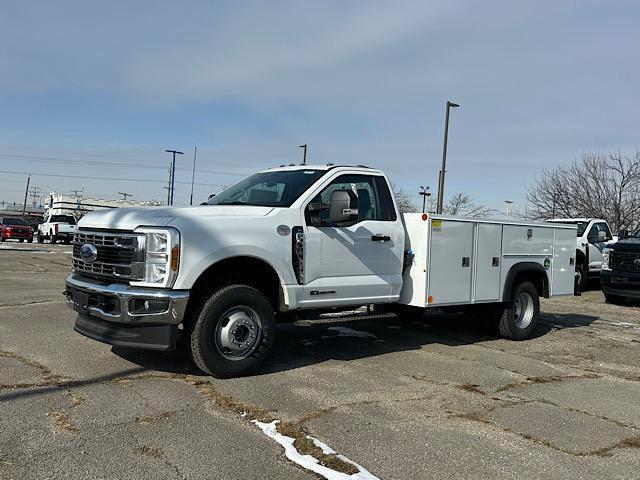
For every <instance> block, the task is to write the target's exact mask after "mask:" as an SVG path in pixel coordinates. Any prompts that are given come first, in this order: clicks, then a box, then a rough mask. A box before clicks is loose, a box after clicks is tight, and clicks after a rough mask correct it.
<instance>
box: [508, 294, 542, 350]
mask: <svg viewBox="0 0 640 480" xmlns="http://www.w3.org/2000/svg"><path fill="white" fill-rule="evenodd" d="M539 315H540V297H539V296H538V290H537V289H536V287H535V286H534V285H533V284H532V283H531V282H522V283H519V284H517V285H516V286H515V287H514V289H513V294H512V299H511V301H510V302H509V303H507V305H506V306H505V308H504V311H503V312H502V315H501V316H500V318H499V320H498V331H499V332H500V335H501V336H503V337H505V338H508V339H511V340H526V339H527V338H531V336H532V335H533V332H534V331H535V329H536V326H537V325H538V317H539Z"/></svg>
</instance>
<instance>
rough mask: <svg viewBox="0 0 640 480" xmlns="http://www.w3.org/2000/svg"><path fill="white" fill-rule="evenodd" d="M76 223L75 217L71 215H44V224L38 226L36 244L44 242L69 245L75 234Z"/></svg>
mask: <svg viewBox="0 0 640 480" xmlns="http://www.w3.org/2000/svg"><path fill="white" fill-rule="evenodd" d="M76 223H77V222H76V217H74V216H73V215H56V214H50V213H48V214H46V215H45V217H44V222H42V223H41V224H40V225H38V232H37V233H38V243H43V242H44V241H45V240H49V241H50V242H51V243H56V242H58V241H62V242H64V243H71V240H73V234H74V233H76Z"/></svg>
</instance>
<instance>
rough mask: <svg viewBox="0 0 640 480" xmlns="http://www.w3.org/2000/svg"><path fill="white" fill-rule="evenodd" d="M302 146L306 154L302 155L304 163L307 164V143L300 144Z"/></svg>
mask: <svg viewBox="0 0 640 480" xmlns="http://www.w3.org/2000/svg"><path fill="white" fill-rule="evenodd" d="M300 148H304V156H303V157H302V164H303V165H306V164H307V144H306V143H305V144H304V145H300Z"/></svg>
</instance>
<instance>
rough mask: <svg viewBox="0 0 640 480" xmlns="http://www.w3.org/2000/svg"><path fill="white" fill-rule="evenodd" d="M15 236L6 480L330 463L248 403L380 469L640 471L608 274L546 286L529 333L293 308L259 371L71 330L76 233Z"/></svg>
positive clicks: (636, 419)
mask: <svg viewBox="0 0 640 480" xmlns="http://www.w3.org/2000/svg"><path fill="white" fill-rule="evenodd" d="M9 246H10V247H11V249H2V250H0V291H1V292H2V294H3V295H2V296H1V298H0V413H1V414H0V478H1V479H30V478H34V479H35V478H38V479H40V478H69V479H72V478H73V479H75V478H132V479H133V478H136V479H145V478H178V479H181V478H189V479H198V478H203V479H204V478H206V479H225V480H226V479H264V478H269V479H272V478H273V479H279V478H283V479H313V478H317V477H316V476H315V475H314V474H312V473H310V472H308V471H306V470H303V469H302V468H300V467H298V466H296V465H294V464H293V463H291V462H289V461H288V460H287V459H286V458H285V456H284V452H283V451H282V449H281V448H280V446H279V445H277V444H276V443H274V442H273V441H271V440H270V439H269V438H267V437H266V436H265V435H263V434H262V432H261V431H260V430H259V429H258V428H257V427H255V426H254V425H252V424H251V423H250V420H251V419H253V418H264V419H280V420H282V421H286V422H295V423H296V425H299V426H301V427H304V429H305V430H306V431H308V432H309V433H310V434H312V435H313V436H314V437H316V438H318V439H320V440H322V441H323V442H325V443H327V444H328V445H329V446H331V447H332V448H333V449H335V450H336V451H337V452H338V453H340V454H342V455H345V456H347V457H348V458H350V459H351V460H353V461H355V462H357V463H359V464H360V465H362V466H363V467H365V468H366V469H367V470H369V471H370V472H371V473H373V474H374V475H376V476H377V477H379V478H381V479H414V478H420V479H422V478H425V479H427V478H444V477H451V476H455V477H456V478H460V479H465V478H469V479H471V478H473V479H476V478H481V477H486V478H494V479H511V478H541V477H544V478H547V479H555V478H557V479H568V478H583V479H584V478H594V479H595V478H598V479H599V478H608V479H635V478H640V348H639V346H640V308H639V307H638V306H632V305H630V306H625V307H621V306H614V305H607V304H605V303H604V300H603V298H602V294H601V292H600V291H598V290H597V289H593V290H591V291H588V292H586V293H585V294H584V295H583V296H582V297H580V298H573V297H571V298H558V299H551V300H543V301H542V310H543V315H542V320H543V321H542V325H541V326H540V328H539V330H538V332H537V334H536V338H534V339H532V340H529V341H526V342H510V341H507V340H502V339H498V338H496V337H494V336H493V335H492V334H491V332H489V331H487V330H486V328H485V327H483V326H482V322H481V319H477V318H473V317H462V316H459V315H444V314H435V315H430V316H428V317H426V318H425V319H424V320H423V321H420V322H411V321H406V320H403V319H402V318H387V319H377V320H362V321H341V320H339V319H334V320H332V321H322V322H306V321H302V322H297V323H296V324H283V325H279V326H278V330H277V338H276V349H275V351H274V353H273V355H272V356H271V357H270V359H269V360H268V361H267V362H266V364H265V365H264V366H263V367H262V368H261V369H260V371H258V372H257V374H255V375H253V376H251V377H245V378H238V379H232V380H216V379H212V378H210V377H207V376H204V375H202V374H201V373H200V372H198V371H197V370H196V369H195V368H194V367H193V365H192V364H191V362H190V361H189V359H188V357H187V356H186V354H185V353H184V352H181V351H178V352H170V353H157V352H146V351H136V350H131V349H124V348H112V347H110V346H108V345H103V344H100V343H97V342H94V341H92V340H89V339H86V338H84V337H82V336H80V335H78V334H76V333H74V332H73V330H72V327H73V321H74V314H73V312H71V311H70V310H69V309H67V308H66V307H65V306H64V303H63V301H62V295H61V292H62V290H63V281H64V278H65V276H66V274H67V273H68V268H69V254H70V248H69V247H68V246H64V245H55V246H51V245H47V244H45V245H28V246H27V245H21V244H10V245H9ZM349 329H350V330H349ZM353 330H355V331H356V332H355V333H354V332H353Z"/></svg>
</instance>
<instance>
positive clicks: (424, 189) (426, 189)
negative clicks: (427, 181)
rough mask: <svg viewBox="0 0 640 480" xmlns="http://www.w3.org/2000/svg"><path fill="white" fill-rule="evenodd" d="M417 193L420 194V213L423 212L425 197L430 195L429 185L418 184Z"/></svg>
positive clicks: (425, 202)
mask: <svg viewBox="0 0 640 480" xmlns="http://www.w3.org/2000/svg"><path fill="white" fill-rule="evenodd" d="M418 193H419V194H420V195H421V196H422V213H424V212H425V208H426V206H427V197H430V196H431V192H430V191H429V186H426V187H423V186H422V185H420V191H419V192H418Z"/></svg>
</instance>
